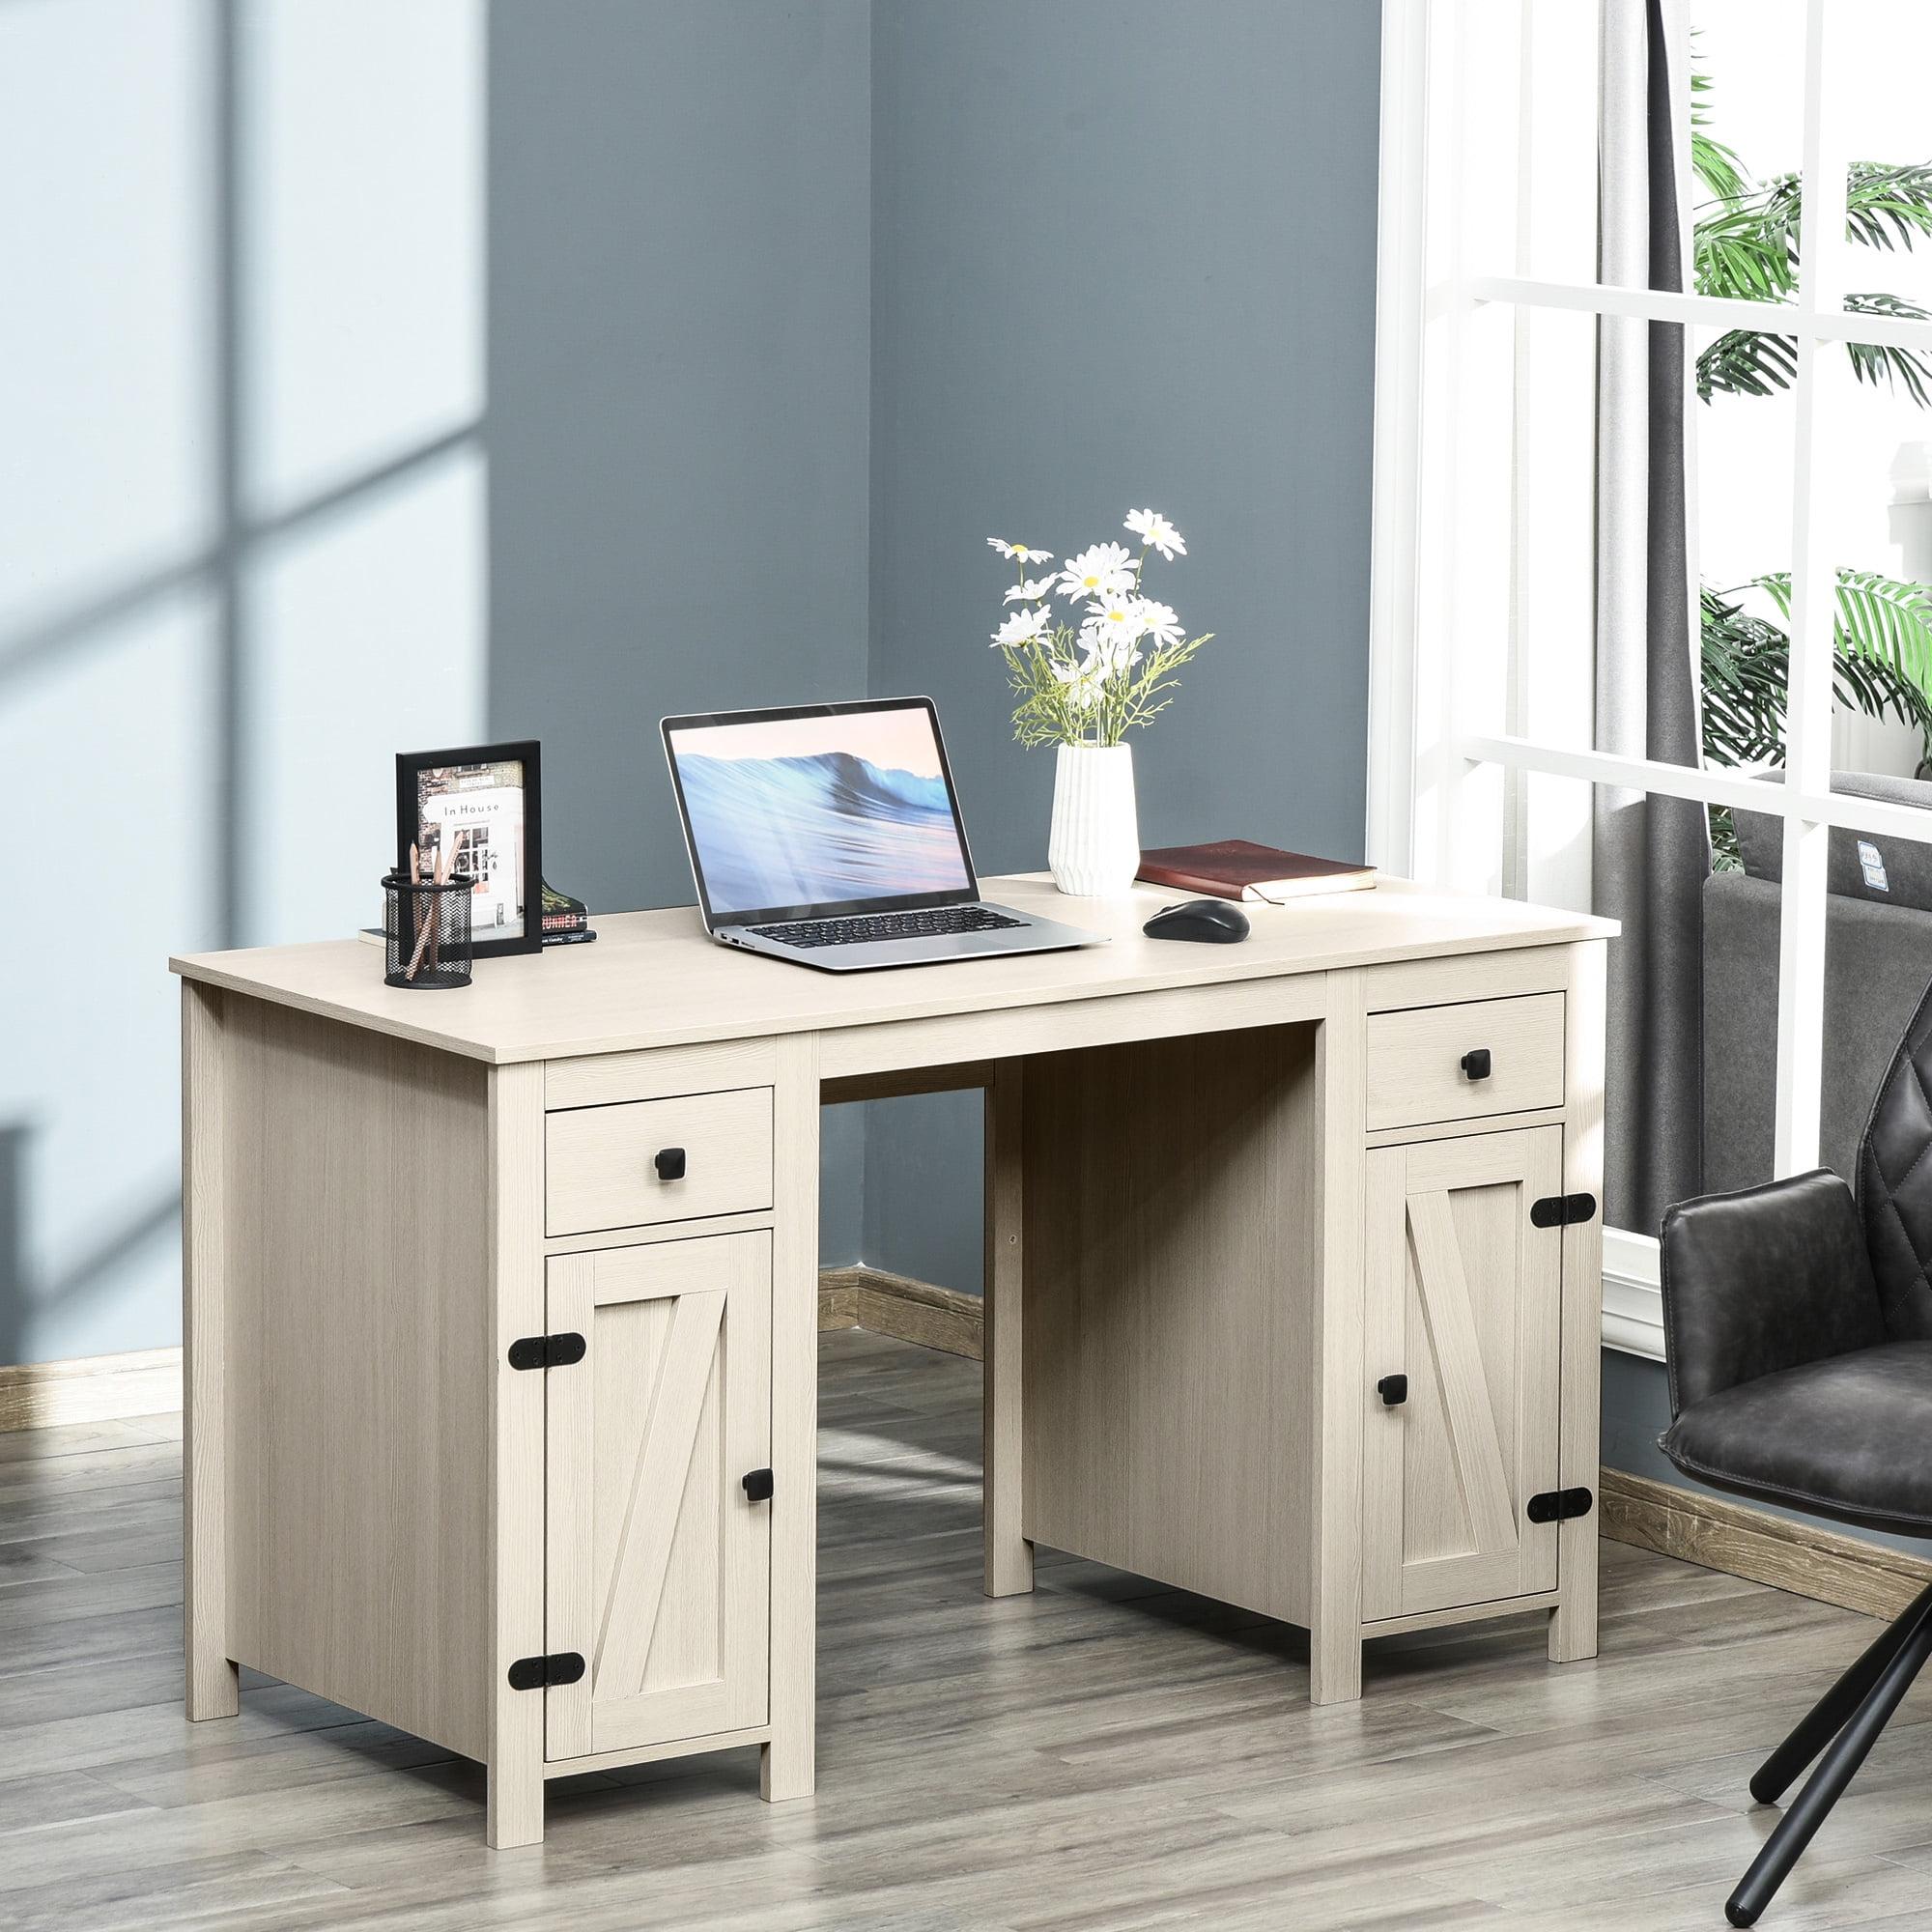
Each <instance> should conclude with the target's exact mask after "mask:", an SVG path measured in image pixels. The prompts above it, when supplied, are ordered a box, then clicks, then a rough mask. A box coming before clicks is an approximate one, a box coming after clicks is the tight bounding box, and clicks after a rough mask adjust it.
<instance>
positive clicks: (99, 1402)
mask: <svg viewBox="0 0 1932 1932" xmlns="http://www.w3.org/2000/svg"><path fill="white" fill-rule="evenodd" d="M181 1406H182V1359H181V1350H179V1349H143V1350H139V1351H138V1352H136V1353H134V1354H129V1355H88V1356H84V1357H82V1358H81V1359H80V1360H78V1361H72V1362H25V1363H22V1364H20V1365H19V1366H18V1367H16V1368H0V1430H8V1429H50V1428H52V1427H54V1426H55V1425H56V1424H58V1423H63V1422H121V1421H125V1420H126V1419H127V1418H128V1417H129V1416H135V1415H165V1414H167V1413H169V1412H170V1411H171V1410H175V1409H179V1408H180V1407H181Z"/></svg>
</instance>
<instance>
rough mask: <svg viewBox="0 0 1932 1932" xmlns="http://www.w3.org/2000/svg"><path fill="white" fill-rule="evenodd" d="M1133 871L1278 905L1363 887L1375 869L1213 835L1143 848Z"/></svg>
mask: <svg viewBox="0 0 1932 1932" xmlns="http://www.w3.org/2000/svg"><path fill="white" fill-rule="evenodd" d="M1136 876H1137V877H1139V878H1141V879H1144V880H1146V881H1147V883H1148V884H1149V885H1151V886H1169V887H1172V888H1173V889H1174V890H1175V891H1176V892H1180V893H1206V894H1208V895H1209V896H1210V897H1213V898H1217V899H1263V900H1265V901H1266V902H1267V903H1268V904H1270V905H1280V904H1282V903H1283V901H1284V900H1287V899H1306V898H1315V897H1317V896H1318V895H1321V894H1323V893H1359V892H1366V891H1367V890H1368V889H1369V888H1370V887H1371V886H1373V885H1374V884H1375V882H1376V869H1375V867H1373V866H1350V865H1349V864H1347V863H1346V862H1344V861H1342V860H1339V859H1313V858H1310V857H1309V855H1308V854H1307V853H1306V852H1284V851H1282V850H1281V848H1280V847H1279V846H1275V845H1257V844H1255V843H1254V842H1253V841H1252V840H1251V839H1247V838H1217V839H1216V840H1214V842H1213V843H1212V844H1209V845H1163V846H1161V847H1159V848H1158V849H1157V850H1155V851H1152V852H1143V853H1142V854H1141V868H1140V871H1139V872H1138V873H1137V874H1136Z"/></svg>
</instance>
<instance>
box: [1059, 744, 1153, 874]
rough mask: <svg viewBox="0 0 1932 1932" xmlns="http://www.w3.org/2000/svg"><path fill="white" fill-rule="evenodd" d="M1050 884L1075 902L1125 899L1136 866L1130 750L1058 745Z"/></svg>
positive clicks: (1135, 814) (1138, 830)
mask: <svg viewBox="0 0 1932 1932" xmlns="http://www.w3.org/2000/svg"><path fill="white" fill-rule="evenodd" d="M1046 863H1047V865H1048V866H1049V867H1051V868H1052V871H1053V883H1054V884H1055V885H1056V886H1058V887H1059V888H1060V890H1061V891H1062V892H1063V893H1070V894H1072V895H1074V896H1075V897H1078V898H1102V897H1105V896H1107V895H1110V894H1115V893H1124V892H1125V891H1126V890H1127V888H1128V887H1129V886H1131V885H1132V884H1133V882H1134V874H1135V873H1136V872H1137V871H1139V870H1140V865H1141V828H1140V816H1139V813H1138V812H1137V811H1136V810H1134V753H1133V747H1132V746H1130V745H1062V746H1061V747H1060V751H1059V757H1058V762H1057V763H1056V765H1055V767H1054V774H1053V830H1052V833H1051V834H1050V836H1049V837H1048V838H1047V841H1046Z"/></svg>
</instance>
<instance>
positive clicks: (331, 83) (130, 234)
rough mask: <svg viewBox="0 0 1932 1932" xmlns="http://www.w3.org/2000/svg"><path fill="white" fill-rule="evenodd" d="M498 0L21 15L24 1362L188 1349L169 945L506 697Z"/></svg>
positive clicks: (317, 871)
mask: <svg viewBox="0 0 1932 1932" xmlns="http://www.w3.org/2000/svg"><path fill="white" fill-rule="evenodd" d="M483 37H484V12H483V7H482V4H481V0H412V5H411V6H409V7H407V8H397V7H394V6H392V5H389V4H387V0H330V4H329V5H328V6H327V7H313V6H307V5H304V4H302V0H37V4H34V5H32V6H19V7H0V260H5V261H8V262H10V263H13V264H15V265H18V264H23V263H31V264H32V265H33V273H32V274H31V275H26V274H15V275H14V277H12V278H11V280H10V285H9V293H8V298H7V301H6V303H5V307H4V312H0V446H4V447H5V448H6V450H7V453H8V454H7V461H6V463H5V464H4V465H0V822H4V823H5V824H6V825H7V826H8V827H9V828H10V832H11V834H12V837H11V838H10V839H9V841H8V844H7V847H6V854H7V856H6V859H5V862H4V876H5V881H6V884H7V886H8V888H9V898H10V901H11V903H13V904H14V906H15V907H16V908H28V909H30V910H31V913H32V915H33V919H32V923H31V924H29V925H28V926H27V927H26V931H25V939H26V942H27V943H23V944H16V945H15V946H14V947H12V948H10V949H8V952H7V954H6V956H5V959H4V960H0V1003H4V1010H5V1011H6V1013H7V1016H8V1017H7V1023H6V1038H7V1050H6V1051H5V1052H4V1053H0V1122H7V1123H8V1124H7V1125H6V1126H5V1127H4V1128H0V1360H4V1361H8V1362H14V1361H37V1360H48V1359H56V1358H63V1357H69V1356H75V1355H87V1354H95V1353H104V1352H112V1351H118V1350H130V1349H141V1348H151V1347H156V1346H161V1345H165V1344H167V1343H170V1342H173V1341H175V1340H176V1339H178V1336H179V1245H178V1241H177V1240H176V1238H175V1229H176V1227H177V1225H178V1208H179V1159H178V1137H179V1119H180V1117H179V1098H178V1091H177V1064H178V1052H179V1049H178V1043H177V1032H178V1020H177V1016H176V992H175V987H174V984H173V982H172V980H170V979H169V978H168V976H167V974H166V971H165V958H166V954H167V953H168V952H170V951H191V950H195V949H197V948H202V947H208V946H213V945H221V944H235V943H238V942H241V941H242V940H246V941H249V942H254V943H267V942H271V941H276V940H285V939H295V938H305V937H313V936H317V935H319V934H322V933H340V932H346V931H348V930H350V929H352V928H353V927H354V926H355V925H356V924H359V923H366V922H367V921H368V920H369V919H370V918H371V917H372V915H373V912H374V910H375V902H376V892H375V880H376V877H377V875H378V874H379V873H380V871H381V870H382V868H383V867H384V864H385V863H386V860H387V856H388V847H389V843H390V837H391V829H390V823H389V804H388V802H389V799H390V797H391V790H390V778H391V771H392V767H391V766H390V763H389V760H390V755H391V753H394V752H395V751H397V750H399V749H404V748H405V747H406V746H407V745H409V744H412V743H434V742H438V741H441V742H465V741H467V740H469V739H470V738H472V737H473V736H475V735H478V733H479V732H480V728H481V724H482V719H483V690H482V683H483V668H484V662H485V654H484V629H483V626H484V597H483V583H484V574H483V573H484V560H483V515H482V492H483V470H484V457H483V447H482V376H481V355H480V337H481V327H482V325H481V319H480V317H481V303H482V260H481V247H482V243H481V234H482V205H481V204H482V195H483V173H482V115H483V95H482V80H483Z"/></svg>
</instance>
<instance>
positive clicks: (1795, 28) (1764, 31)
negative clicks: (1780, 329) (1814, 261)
mask: <svg viewBox="0 0 1932 1932" xmlns="http://www.w3.org/2000/svg"><path fill="white" fill-rule="evenodd" d="M1642 11H1643V10H1641V9H1635V10H1634V12H1639V13H1640V12H1642ZM1690 20H1691V30H1690V88H1689V90H1688V96H1687V93H1686V92H1685V91H1682V90H1673V92H1674V93H1675V95H1676V100H1677V109H1676V111H1677V112H1678V113H1679V114H1680V115H1683V114H1688V115H1689V117H1690V128H1689V134H1690V177H1691V183H1690V202H1691V213H1692V218H1693V221H1694V223H1695V227H1696V236H1697V244H1696V248H1695V265H1696V267H1695V286H1696V288H1697V291H1698V292H1699V293H1700V294H1703V295H1710V296H1723V297H1728V298H1731V299H1733V300H1739V301H1791V300H1794V299H1795V298H1796V295H1797V281H1798V233H1799V231H1798V214H1799V208H1798V206H1797V182H1798V172H1799V169H1800V167H1801V165H1802V163H1803V160H1804V5H1803V0H1693V5H1692V7H1691V10H1690Z"/></svg>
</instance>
